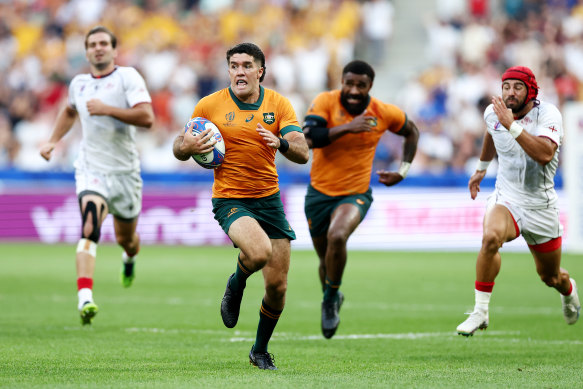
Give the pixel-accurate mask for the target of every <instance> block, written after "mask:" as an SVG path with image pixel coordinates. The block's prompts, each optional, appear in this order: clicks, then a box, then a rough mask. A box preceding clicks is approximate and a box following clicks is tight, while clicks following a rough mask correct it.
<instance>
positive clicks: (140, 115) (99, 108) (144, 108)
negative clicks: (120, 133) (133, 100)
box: [87, 99, 154, 128]
mask: <svg viewBox="0 0 583 389" xmlns="http://www.w3.org/2000/svg"><path fill="white" fill-rule="evenodd" d="M87 111H89V114H90V115H97V116H111V117H113V118H116V119H117V120H120V121H122V122H124V123H126V124H132V125H134V126H139V127H145V128H150V127H152V124H154V110H153V109H152V104H150V103H140V104H137V105H134V106H133V107H131V108H119V107H113V106H111V105H107V104H104V103H103V102H102V101H101V100H99V99H91V100H89V101H87Z"/></svg>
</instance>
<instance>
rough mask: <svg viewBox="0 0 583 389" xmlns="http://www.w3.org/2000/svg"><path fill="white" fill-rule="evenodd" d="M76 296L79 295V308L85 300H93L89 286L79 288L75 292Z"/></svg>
mask: <svg viewBox="0 0 583 389" xmlns="http://www.w3.org/2000/svg"><path fill="white" fill-rule="evenodd" d="M77 297H79V306H78V307H79V310H81V308H83V304H85V303H86V302H87V301H90V302H93V291H92V290H91V289H89V288H81V289H79V291H78V292H77Z"/></svg>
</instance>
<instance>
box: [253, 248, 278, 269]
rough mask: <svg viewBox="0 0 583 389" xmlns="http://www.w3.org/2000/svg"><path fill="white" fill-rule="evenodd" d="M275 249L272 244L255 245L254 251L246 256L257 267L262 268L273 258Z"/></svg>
mask: <svg viewBox="0 0 583 389" xmlns="http://www.w3.org/2000/svg"><path fill="white" fill-rule="evenodd" d="M272 253H273V251H272V249H271V246H265V247H255V248H254V249H253V251H252V252H250V253H247V255H246V257H247V260H248V261H249V262H251V263H252V264H253V265H252V266H253V268H255V269H257V270H258V269H261V268H263V266H265V265H266V264H267V262H269V260H270V259H271V255H272Z"/></svg>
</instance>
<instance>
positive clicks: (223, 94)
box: [198, 88, 231, 104]
mask: <svg viewBox="0 0 583 389" xmlns="http://www.w3.org/2000/svg"><path fill="white" fill-rule="evenodd" d="M229 98H231V97H230V94H229V88H223V89H219V90H218V91H216V92H213V93H211V94H208V95H206V96H204V97H202V98H201V99H200V100H199V102H198V103H199V104H200V103H203V104H208V103H213V102H217V101H225V100H226V99H229Z"/></svg>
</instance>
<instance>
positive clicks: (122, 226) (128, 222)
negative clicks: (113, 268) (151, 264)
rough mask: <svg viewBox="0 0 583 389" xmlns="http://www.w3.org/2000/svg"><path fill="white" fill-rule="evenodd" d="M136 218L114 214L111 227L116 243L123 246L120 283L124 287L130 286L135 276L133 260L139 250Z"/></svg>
mask: <svg viewBox="0 0 583 389" xmlns="http://www.w3.org/2000/svg"><path fill="white" fill-rule="evenodd" d="M137 225H138V218H137V217H136V218H133V219H124V218H122V217H119V216H114V218H113V227H114V230H115V239H116V241H117V244H119V245H120V246H121V247H122V248H123V254H122V271H121V283H122V285H123V286H124V287H126V288H127V287H130V286H131V285H132V283H133V281H134V278H135V276H136V274H135V262H136V257H137V255H138V252H139V251H140V236H139V234H138V232H137V231H136V228H137Z"/></svg>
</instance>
